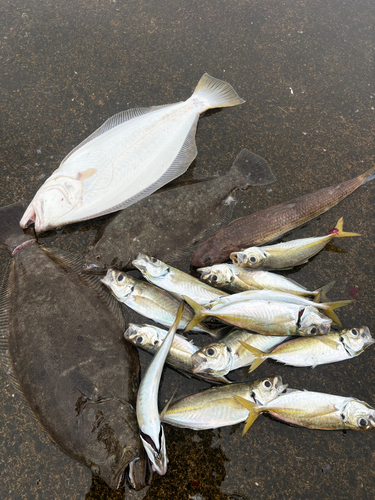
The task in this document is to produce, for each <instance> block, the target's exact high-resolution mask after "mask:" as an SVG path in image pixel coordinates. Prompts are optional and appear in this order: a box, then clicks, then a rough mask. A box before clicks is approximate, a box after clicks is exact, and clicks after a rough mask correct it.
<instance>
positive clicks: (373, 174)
mask: <svg viewBox="0 0 375 500" xmlns="http://www.w3.org/2000/svg"><path fill="white" fill-rule="evenodd" d="M374 179H375V166H374V167H372V168H370V170H367V172H365V173H364V174H363V181H362V184H366V182H370V181H372V180H374Z"/></svg>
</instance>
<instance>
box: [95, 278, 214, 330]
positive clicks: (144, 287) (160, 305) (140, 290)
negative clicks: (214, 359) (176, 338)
mask: <svg viewBox="0 0 375 500" xmlns="http://www.w3.org/2000/svg"><path fill="white" fill-rule="evenodd" d="M101 281H102V283H104V284H105V285H106V286H107V287H108V288H109V289H110V290H111V291H112V293H113V294H114V296H115V297H116V299H117V300H119V301H120V302H122V303H123V304H125V305H126V306H128V307H130V308H131V309H133V310H134V311H135V312H137V313H138V314H141V315H142V316H144V317H146V318H149V319H152V320H153V321H155V322H156V323H160V324H161V325H164V326H167V327H170V326H172V325H173V322H174V319H175V317H176V314H177V311H178V308H179V305H180V302H181V301H180V300H178V299H177V298H176V297H173V296H172V295H171V294H170V293H168V292H166V291H165V290H162V289H161V288H158V287H156V286H155V285H151V284H150V283H147V282H145V281H141V280H137V279H136V278H133V277H132V276H130V275H128V274H125V273H124V272H122V271H116V270H115V269H109V270H108V272H107V274H106V276H105V277H104V278H103V279H102V280H101ZM192 318H193V313H192V311H191V310H190V308H187V307H185V309H184V314H183V317H182V320H181V323H180V328H185V327H186V326H187V324H188V323H189V321H191V320H192ZM194 331H196V332H207V333H209V334H210V335H213V336H215V333H214V332H213V331H212V330H210V329H209V328H206V327H205V326H203V325H199V326H197V327H196V328H195V329H194Z"/></svg>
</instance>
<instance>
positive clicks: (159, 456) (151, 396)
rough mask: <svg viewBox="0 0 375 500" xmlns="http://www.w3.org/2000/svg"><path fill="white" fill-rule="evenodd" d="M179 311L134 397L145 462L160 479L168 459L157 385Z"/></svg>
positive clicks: (181, 309) (180, 315)
mask: <svg viewBox="0 0 375 500" xmlns="http://www.w3.org/2000/svg"><path fill="white" fill-rule="evenodd" d="M183 310H184V307H183V303H181V305H180V307H179V309H178V312H177V315H176V319H175V321H174V323H173V325H172V327H171V329H170V330H169V332H168V334H167V336H166V337H165V339H164V342H163V344H162V346H161V348H160V349H159V352H158V353H157V354H156V355H155V357H154V359H153V360H152V361H151V363H150V365H149V367H148V369H147V371H146V373H145V375H144V376H143V377H142V380H141V383H140V385H139V389H138V395H137V420H138V426H139V431H140V437H141V440H142V443H143V446H144V447H145V450H146V453H147V455H148V458H149V459H150V461H151V464H152V470H154V471H156V472H157V473H158V474H160V475H164V474H165V473H166V472H167V464H168V458H167V450H166V446H165V437H164V429H163V426H162V425H161V421H160V416H159V410H158V396H159V385H160V379H161V374H162V371H163V367H164V363H165V360H166V358H167V356H168V352H169V349H170V348H171V345H172V342H173V337H174V334H175V333H176V330H177V328H178V325H179V322H180V320H181V318H182V313H183Z"/></svg>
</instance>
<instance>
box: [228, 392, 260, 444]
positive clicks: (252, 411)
mask: <svg viewBox="0 0 375 500" xmlns="http://www.w3.org/2000/svg"><path fill="white" fill-rule="evenodd" d="M234 398H235V399H236V401H238V402H239V403H240V404H241V405H242V406H244V407H245V408H247V409H248V410H249V416H248V417H247V420H246V424H245V427H244V430H243V432H242V435H243V436H244V435H245V434H246V432H247V431H248V430H249V429H250V427H251V426H252V425H253V423H254V422H255V420H256V419H257V418H258V417H259V414H260V413H261V407H259V406H258V405H257V404H256V403H253V402H251V401H249V400H248V399H245V398H242V397H241V396H234Z"/></svg>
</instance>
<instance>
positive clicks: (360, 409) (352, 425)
mask: <svg viewBox="0 0 375 500" xmlns="http://www.w3.org/2000/svg"><path fill="white" fill-rule="evenodd" d="M341 418H342V419H343V421H344V422H345V424H346V425H347V427H348V428H349V429H354V430H357V431H367V430H370V429H375V409H374V408H372V407H371V406H370V405H368V404H367V403H365V402H363V401H359V400H358V399H354V398H348V400H347V403H346V404H345V406H344V409H343V410H342V411H341Z"/></svg>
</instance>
